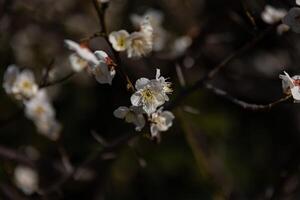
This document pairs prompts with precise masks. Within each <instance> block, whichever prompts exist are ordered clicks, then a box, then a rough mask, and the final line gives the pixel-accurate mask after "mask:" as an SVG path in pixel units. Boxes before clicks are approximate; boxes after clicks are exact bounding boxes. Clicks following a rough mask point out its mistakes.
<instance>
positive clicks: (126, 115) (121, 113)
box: [114, 106, 146, 131]
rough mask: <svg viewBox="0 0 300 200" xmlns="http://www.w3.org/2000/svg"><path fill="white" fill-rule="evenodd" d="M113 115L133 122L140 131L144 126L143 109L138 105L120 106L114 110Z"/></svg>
mask: <svg viewBox="0 0 300 200" xmlns="http://www.w3.org/2000/svg"><path fill="white" fill-rule="evenodd" d="M114 116H115V117H117V118H120V119H125V121H126V122H127V123H133V124H134V125H135V130H136V131H141V130H142V129H143V128H144V126H145V123H146V122H145V118H144V116H143V110H142V109H141V108H140V107H135V106H130V107H129V108H128V107H126V106H120V107H119V108H118V109H116V110H115V111H114Z"/></svg>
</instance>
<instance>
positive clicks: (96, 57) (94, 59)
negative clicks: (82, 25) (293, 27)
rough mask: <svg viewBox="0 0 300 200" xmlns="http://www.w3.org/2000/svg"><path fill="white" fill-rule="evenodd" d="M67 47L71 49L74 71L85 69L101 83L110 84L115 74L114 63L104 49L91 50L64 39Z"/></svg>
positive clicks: (71, 61)
mask: <svg viewBox="0 0 300 200" xmlns="http://www.w3.org/2000/svg"><path fill="white" fill-rule="evenodd" d="M65 44H66V46H67V48H68V49H70V50H71V51H73V53H72V54H71V55H70V57H69V59H70V63H71V66H72V68H73V70H74V71H75V72H80V71H82V70H86V71H87V72H88V73H89V74H91V75H93V76H94V77H95V79H96V80H97V81H98V82H99V83H101V84H105V83H107V84H110V85H111V84H112V80H113V78H114V76H115V74H116V71H115V64H114V62H113V61H112V59H111V58H110V57H109V56H108V55H107V54H106V53H105V52H104V51H95V52H92V51H91V50H90V49H89V48H88V47H87V46H86V45H84V44H78V43H76V42H74V41H72V40H65Z"/></svg>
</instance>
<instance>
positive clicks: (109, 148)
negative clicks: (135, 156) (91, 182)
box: [39, 132, 138, 195]
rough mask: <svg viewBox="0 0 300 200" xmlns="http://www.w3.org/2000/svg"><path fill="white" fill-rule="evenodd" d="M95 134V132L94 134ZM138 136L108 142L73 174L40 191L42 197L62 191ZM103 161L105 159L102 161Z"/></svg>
mask: <svg viewBox="0 0 300 200" xmlns="http://www.w3.org/2000/svg"><path fill="white" fill-rule="evenodd" d="M94 134H95V132H94ZM136 136H138V134H132V133H131V132H130V133H127V134H124V135H122V136H121V137H119V138H117V139H115V140H114V141H112V142H107V143H106V146H105V147H104V148H103V149H101V150H99V151H95V152H93V153H91V154H90V155H89V156H88V157H87V158H86V159H85V160H84V161H82V162H81V163H80V164H79V165H78V166H77V167H76V168H75V169H74V170H73V171H72V172H71V173H69V174H67V175H65V176H63V177H62V178H61V179H59V180H58V181H57V182H55V183H54V184H53V185H51V186H49V187H48V188H45V189H42V190H40V191H39V194H40V195H47V194H51V193H53V192H56V191H60V189H61V188H62V187H63V185H65V184H66V183H67V182H68V181H70V180H72V178H75V177H76V176H79V175H80V173H81V170H82V169H84V168H86V167H87V166H89V165H90V164H92V163H93V162H94V161H96V160H98V159H99V158H101V157H102V156H103V155H105V154H107V153H109V152H116V151H118V150H119V149H120V148H121V147H122V146H124V145H125V144H127V143H128V142H129V141H130V140H131V139H133V138H134V137H136ZM101 160H103V159H101Z"/></svg>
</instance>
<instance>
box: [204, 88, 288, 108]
mask: <svg viewBox="0 0 300 200" xmlns="http://www.w3.org/2000/svg"><path fill="white" fill-rule="evenodd" d="M205 88H206V89H208V90H210V91H212V92H213V93H214V94H215V95H217V96H219V97H222V98H225V99H227V100H228V101H230V102H232V103H233V104H235V105H237V106H240V107H242V108H243V109H245V110H251V111H264V110H270V109H271V108H273V107H274V106H276V105H278V104H280V103H282V102H285V101H287V100H288V99H290V98H291V95H287V96H284V97H282V98H280V99H278V100H276V101H274V102H271V103H268V104H252V103H248V102H245V101H242V100H240V99H237V98H235V97H233V96H232V95H230V94H228V93H227V92H226V91H224V90H221V89H219V88H216V87H214V86H213V85H211V84H205Z"/></svg>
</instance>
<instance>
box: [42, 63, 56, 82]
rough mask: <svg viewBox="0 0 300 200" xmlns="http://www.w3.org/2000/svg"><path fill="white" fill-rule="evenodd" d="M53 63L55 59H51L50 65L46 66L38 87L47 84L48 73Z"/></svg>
mask: <svg viewBox="0 0 300 200" xmlns="http://www.w3.org/2000/svg"><path fill="white" fill-rule="evenodd" d="M54 62H55V59H54V58H53V59H51V61H50V63H49V64H48V65H47V67H46V71H45V72H44V75H43V77H42V80H41V84H40V85H45V84H46V83H47V82H48V76H49V72H50V70H51V69H52V67H53V65H54Z"/></svg>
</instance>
